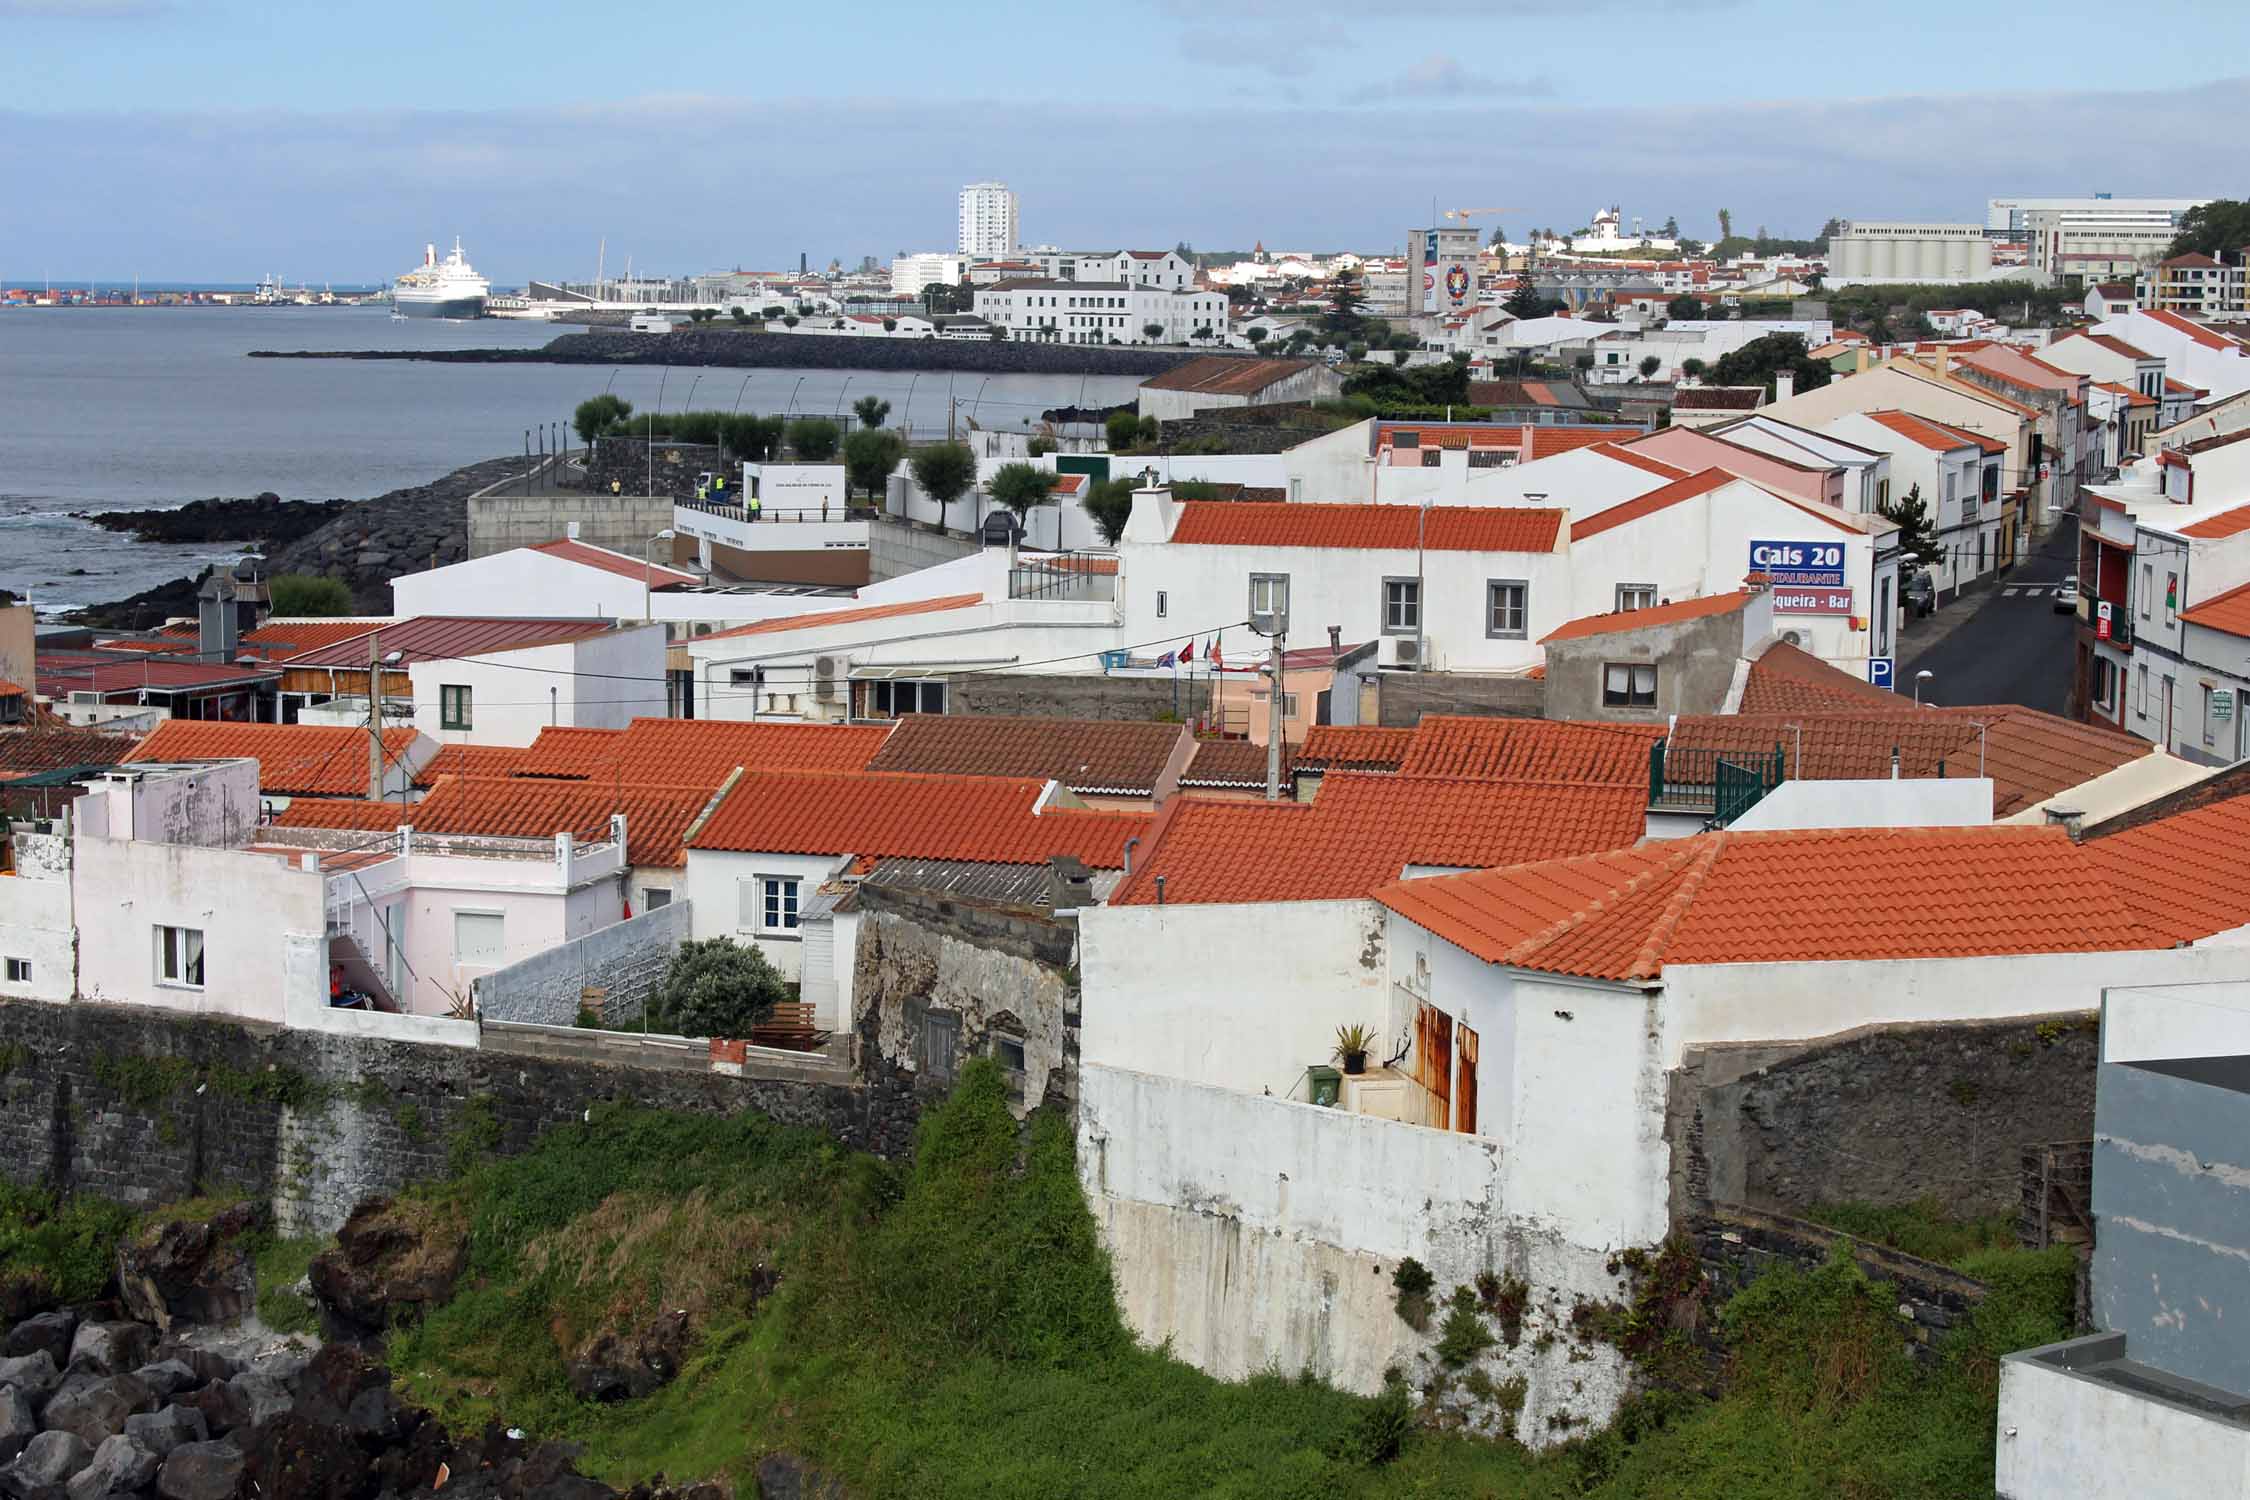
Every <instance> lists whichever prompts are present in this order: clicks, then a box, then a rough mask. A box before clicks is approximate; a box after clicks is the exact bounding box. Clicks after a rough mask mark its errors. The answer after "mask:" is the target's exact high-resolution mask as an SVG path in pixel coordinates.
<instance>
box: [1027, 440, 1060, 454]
mask: <svg viewBox="0 0 2250 1500" xmlns="http://www.w3.org/2000/svg"><path fill="white" fill-rule="evenodd" d="M1026 451H1027V452H1029V453H1030V454H1031V456H1032V457H1033V458H1045V457H1046V456H1047V455H1048V454H1050V453H1052V452H1054V451H1055V440H1054V439H1053V438H1051V437H1047V436H1044V435H1042V436H1039V437H1035V438H1033V439H1032V440H1031V441H1030V443H1029V444H1027V445H1026Z"/></svg>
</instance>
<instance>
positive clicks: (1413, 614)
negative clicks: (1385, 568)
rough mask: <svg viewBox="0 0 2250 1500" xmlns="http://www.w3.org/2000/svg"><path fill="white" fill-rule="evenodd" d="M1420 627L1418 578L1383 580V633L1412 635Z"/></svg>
mask: <svg viewBox="0 0 2250 1500" xmlns="http://www.w3.org/2000/svg"><path fill="white" fill-rule="evenodd" d="M1421 628H1422V582H1421V580H1420V579H1418V578H1386V579H1384V580H1383V634H1385V635H1412V634H1414V633H1415V632H1416V631H1418V630H1420V629H1421Z"/></svg>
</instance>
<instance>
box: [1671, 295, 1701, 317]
mask: <svg viewBox="0 0 2250 1500" xmlns="http://www.w3.org/2000/svg"><path fill="white" fill-rule="evenodd" d="M1664 316H1665V317H1667V318H1700V317H1702V316H1703V302H1702V299H1701V298H1698V297H1690V296H1688V295H1687V294H1686V293H1685V292H1683V293H1681V294H1680V295H1679V296H1677V297H1674V298H1673V299H1672V300H1671V301H1669V302H1667V303H1665V304H1664Z"/></svg>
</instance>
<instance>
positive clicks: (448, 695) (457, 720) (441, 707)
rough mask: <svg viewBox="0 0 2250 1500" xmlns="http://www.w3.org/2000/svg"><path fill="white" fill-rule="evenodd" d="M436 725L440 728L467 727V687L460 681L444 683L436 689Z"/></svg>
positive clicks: (468, 725) (468, 726) (468, 724)
mask: <svg viewBox="0 0 2250 1500" xmlns="http://www.w3.org/2000/svg"><path fill="white" fill-rule="evenodd" d="M438 727H439V728H440V729H467V728H470V727H471V725H470V723H469V689H468V687H467V686H466V685H465V684H462V683H453V682H449V683H446V684H445V685H444V686H442V687H440V688H439V689H438Z"/></svg>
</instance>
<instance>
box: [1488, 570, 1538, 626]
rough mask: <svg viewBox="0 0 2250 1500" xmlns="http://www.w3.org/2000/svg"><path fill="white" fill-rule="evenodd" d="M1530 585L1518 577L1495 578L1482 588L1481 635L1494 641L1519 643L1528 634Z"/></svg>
mask: <svg viewBox="0 0 2250 1500" xmlns="http://www.w3.org/2000/svg"><path fill="white" fill-rule="evenodd" d="M1530 613H1531V585H1530V584H1529V583H1526V582H1525V581H1524V580H1522V579H1520V578H1495V579H1493V580H1492V581H1491V582H1489V583H1487V584H1486V585H1485V586H1484V633H1485V634H1486V635H1487V636H1490V637H1492V638H1494V639H1496V640H1504V641H1520V640H1522V639H1524V637H1525V636H1526V635H1527V634H1529V625H1530V621H1529V618H1528V617H1529V615H1530Z"/></svg>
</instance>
